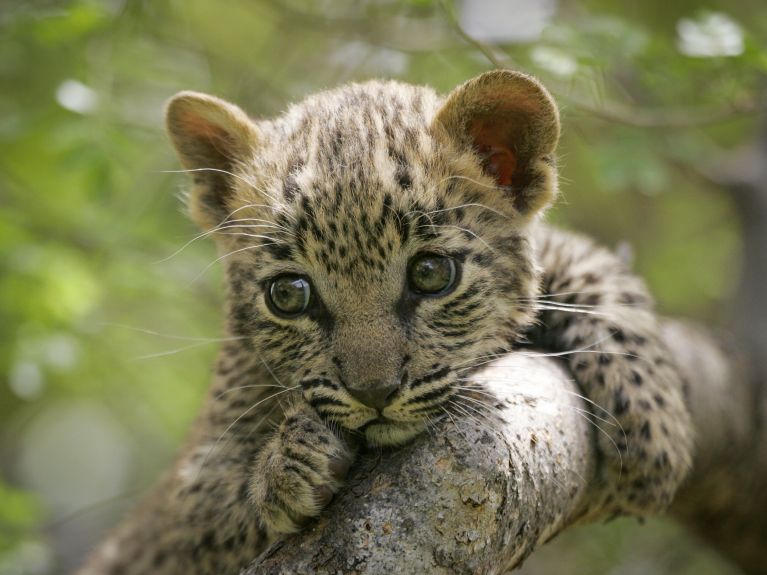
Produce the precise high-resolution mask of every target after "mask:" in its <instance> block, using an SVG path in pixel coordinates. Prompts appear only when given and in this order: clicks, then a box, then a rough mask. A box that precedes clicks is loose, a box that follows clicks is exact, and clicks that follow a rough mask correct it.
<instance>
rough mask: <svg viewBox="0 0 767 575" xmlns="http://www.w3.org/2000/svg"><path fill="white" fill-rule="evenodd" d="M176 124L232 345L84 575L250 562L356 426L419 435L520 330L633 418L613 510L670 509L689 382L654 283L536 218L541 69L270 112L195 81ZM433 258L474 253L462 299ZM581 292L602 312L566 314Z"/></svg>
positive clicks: (324, 482)
mask: <svg viewBox="0 0 767 575" xmlns="http://www.w3.org/2000/svg"><path fill="white" fill-rule="evenodd" d="M483 98H484V99H483ZM499 102H500V103H499ZM507 103H509V104H508V106H507ZM488 114H491V115H493V116H492V117H495V116H494V114H499V115H500V119H499V121H498V123H497V124H498V125H499V126H501V127H502V128H503V129H504V130H507V132H508V133H511V134H512V135H513V136H514V138H516V139H515V140H514V141H513V145H511V146H510V147H509V149H510V150H511V151H512V152H513V154H514V158H515V160H514V161H515V162H516V161H517V160H518V162H519V168H518V169H517V171H516V172H514V175H513V180H512V183H511V184H509V185H502V186H501V185H498V182H497V180H496V177H497V176H498V172H497V170H494V169H493V161H494V157H495V156H493V154H496V155H497V154H499V152H498V149H499V148H498V145H496V142H495V140H494V138H495V137H496V134H495V132H493V131H492V130H495V129H496V128H495V126H496V123H494V122H491V123H489V124H488V123H483V122H485V120H486V119H487V117H488ZM530 118H532V119H530ZM488 126H489V127H488ZM169 130H170V132H171V135H172V137H173V139H174V143H175V144H176V146H177V148H178V150H179V153H180V156H181V159H182V162H183V163H184V164H185V166H186V167H188V168H190V169H193V170H196V171H195V172H194V186H193V189H192V191H191V193H190V200H189V203H190V210H191V213H192V216H193V217H194V219H195V220H196V221H197V222H198V223H199V224H200V225H201V226H202V227H203V229H205V230H207V232H208V235H211V236H213V237H214V238H215V239H216V243H217V245H218V248H219V250H220V261H221V262H223V264H224V266H225V269H226V278H227V291H228V298H227V322H228V332H229V334H230V335H231V336H232V337H233V338H236V339H234V340H233V341H231V342H229V343H228V344H227V345H226V346H225V348H224V350H223V351H222V354H221V357H220V359H219V362H218V365H217V369H216V377H215V382H214V385H213V388H212V390H211V393H210V395H209V396H208V399H207V401H206V404H205V407H204V410H203V413H202V414H201V415H200V417H199V418H198V420H197V422H196V424H195V425H194V428H193V429H194V430H193V435H192V437H191V438H190V439H189V441H188V443H187V447H186V449H185V450H184V451H183V453H182V455H181V456H180V458H179V460H178V462H177V464H176V465H175V467H174V468H173V469H172V471H171V472H170V474H169V475H168V476H167V477H166V478H165V480H164V482H163V484H162V486H161V487H160V489H159V490H158V491H157V492H156V494H155V496H154V497H153V498H152V499H150V500H149V501H147V502H146V503H145V504H144V506H143V507H141V508H140V509H139V511H138V512H137V514H136V515H135V516H134V517H133V518H132V519H131V520H129V521H128V522H126V523H125V524H124V525H123V526H122V527H121V528H119V529H118V530H117V532H116V533H115V534H114V535H113V536H112V537H111V538H110V539H109V540H108V541H107V542H106V543H105V544H104V545H103V546H102V547H101V548H100V549H99V551H98V552H97V553H96V554H95V555H94V557H93V558H92V560H91V562H90V563H89V564H88V566H86V568H85V569H84V570H83V571H82V572H81V573H83V574H85V573H89V574H104V573H110V574H128V573H147V572H152V573H159V574H170V573H186V574H189V573H199V574H208V573H235V572H237V570H238V569H239V568H241V567H242V566H244V565H246V564H247V562H248V561H249V560H250V559H252V558H253V557H254V556H255V555H256V554H257V553H258V551H259V550H260V549H262V548H263V547H264V545H265V544H266V542H267V541H269V540H272V539H274V538H275V537H279V536H280V535H282V534H285V533H290V532H293V531H295V530H297V529H299V528H300V526H301V525H302V524H303V523H305V521H306V520H307V519H309V518H311V517H314V516H316V515H317V514H319V513H320V512H321V510H322V508H323V507H324V505H325V504H327V502H328V501H329V500H330V498H331V497H332V494H333V493H335V492H336V491H337V490H338V489H339V488H340V487H341V484H342V478H343V475H344V474H345V472H346V469H348V466H349V464H351V462H352V460H353V457H354V448H353V447H352V446H351V444H350V438H351V440H354V441H356V440H363V441H365V442H367V443H369V444H373V445H396V444H399V443H403V442H405V441H408V440H409V439H411V438H412V437H414V436H415V435H417V434H418V433H420V432H421V431H422V430H424V429H425V427H426V426H427V425H428V424H429V423H430V422H432V421H434V420H436V419H439V418H440V417H441V416H442V415H443V414H444V413H446V412H447V411H450V409H451V407H450V406H451V400H452V399H454V398H455V397H457V396H459V395H461V394H462V393H464V391H463V390H462V385H463V384H462V381H463V379H464V378H465V377H466V376H467V375H468V374H470V373H471V371H472V370H473V369H476V368H478V367H480V366H481V365H482V364H484V363H485V362H486V361H487V360H488V358H492V357H496V356H497V355H498V354H500V353H505V352H507V351H508V350H510V349H512V348H513V347H515V346H517V345H519V344H520V342H523V341H525V340H526V339H532V343H533V344H535V345H536V346H537V347H544V348H547V349H550V350H553V351H560V350H574V349H576V350H577V349H581V348H583V349H584V351H579V352H577V353H573V354H572V355H569V356H566V357H567V361H568V362H569V363H570V366H571V368H572V370H573V373H574V374H575V376H576V378H577V380H578V382H579V383H580V385H581V386H582V388H583V390H584V394H585V395H586V396H587V397H588V398H589V399H590V400H591V401H593V402H594V404H595V405H596V406H598V407H596V408H595V409H596V410H605V412H608V413H609V415H607V416H605V417H608V418H611V419H613V420H614V421H615V422H617V423H618V425H617V426H615V427H616V429H621V430H622V431H621V432H617V431H615V430H610V431H607V432H606V433H605V436H603V437H599V446H600V450H601V453H602V455H603V458H604V465H603V468H604V471H603V480H604V482H605V489H604V492H605V493H606V494H607V495H606V499H605V501H604V507H603V509H602V510H601V511H602V512H604V511H605V510H606V511H607V512H608V513H635V514H640V515H644V514H647V513H649V512H653V511H655V510H657V509H661V508H663V507H664V506H665V505H666V504H668V502H669V501H670V498H671V497H672V496H673V493H674V490H675V488H676V486H677V485H678V484H679V482H680V481H681V480H682V478H683V476H684V474H685V472H686V469H687V467H688V465H689V451H690V439H689V438H688V437H686V436H684V432H683V429H684V428H685V426H684V424H685V423H686V421H687V419H686V418H687V415H686V410H685V408H684V405H683V403H682V399H681V393H680V391H679V388H680V386H679V385H678V375H677V373H676V370H675V368H674V367H673V365H672V364H671V362H670V360H669V359H668V357H667V354H666V351H665V349H664V348H663V346H662V345H661V343H660V339H659V335H658V330H657V324H656V320H655V318H654V316H653V315H652V312H651V310H650V307H649V306H650V303H649V297H648V296H647V294H646V291H645V290H644V288H643V286H642V284H641V282H640V281H639V280H637V279H636V278H634V277H633V276H631V275H630V274H629V273H628V272H626V270H624V269H623V268H622V267H621V266H620V265H619V264H618V263H617V260H616V259H615V258H614V257H613V256H611V255H610V254H608V252H606V251H604V250H602V249H600V248H597V247H595V246H594V245H593V244H592V243H591V242H590V241H589V240H586V239H583V238H580V237H577V236H571V235H566V234H563V233H562V232H557V231H554V230H550V229H548V228H545V227H543V226H542V225H541V224H539V223H537V219H538V218H537V216H538V214H539V213H540V211H541V210H542V209H543V208H544V207H545V206H546V205H547V204H548V203H549V202H550V200H551V199H552V198H553V197H554V196H555V194H556V186H557V184H556V169H555V162H554V160H553V154H552V152H553V146H554V145H555V144H556V138H557V136H558V117H557V113H556V108H555V107H553V104H551V102H550V97H549V96H548V94H547V93H546V92H545V89H543V88H542V87H541V86H540V85H539V84H538V83H537V82H535V81H534V80H532V79H530V78H528V77H526V76H523V75H520V74H516V75H515V74H512V73H504V72H494V73H490V74H487V75H484V76H481V77H480V78H478V79H475V80H473V81H471V82H469V83H467V84H466V85H464V86H462V87H460V88H458V89H457V90H456V92H454V93H453V94H451V95H450V97H449V98H448V99H447V100H445V99H443V98H441V97H439V96H437V95H436V94H435V93H434V92H433V91H432V90H430V89H428V88H423V87H415V86H409V85H404V84H400V83H395V82H369V83H365V84H351V85H347V86H343V87H341V88H338V89H336V90H332V91H329V92H323V93H320V94H317V95H314V96H311V97H309V98H307V99H306V100H305V101H304V102H302V103H301V104H298V105H295V106H293V107H291V108H290V109H289V110H288V111H287V112H286V113H285V114H284V115H283V116H281V117H279V118H277V119H275V120H271V121H260V122H254V121H251V120H249V119H247V117H246V116H245V115H244V114H243V113H242V112H241V111H240V110H239V109H238V108H236V107H234V106H232V105H231V104H227V103H224V102H223V101H220V100H217V99H214V98H211V97H208V96H202V95H198V94H182V95H180V96H179V97H177V98H176V99H175V100H174V101H173V102H172V103H171V105H170V108H169ZM502 135H503V134H502ZM504 137H505V136H504ZM471 138H478V139H479V140H481V139H482V138H489V142H490V143H489V144H488V145H486V146H485V147H484V148H483V147H481V146H480V147H477V146H476V145H472V141H471ZM479 140H478V141H479ZM499 141H500V142H501V144H499V145H501V146H503V145H505V144H504V142H506V140H503V141H501V140H499ZM485 148H486V149H487V150H489V151H488V152H487V154H488V155H483V154H484V152H482V150H484V149H485ZM507 152H508V150H506V149H505V148H503V149H501V153H500V156H498V157H500V158H501V159H503V158H507V157H508V155H509V154H508V153H507ZM504 154H505V155H504ZM506 175H508V174H506ZM505 183H506V182H504V184H505ZM422 253H434V254H442V255H445V256H449V257H451V258H453V259H454V260H455V261H456V262H458V266H459V278H458V282H457V286H456V287H455V289H454V290H453V291H451V292H450V293H449V294H447V295H445V296H443V297H422V296H418V295H414V294H413V293H412V291H411V290H409V289H408V282H407V269H408V262H409V261H410V260H411V258H413V256H415V255H416V254H422ZM286 273H288V274H299V275H301V276H304V277H306V278H309V280H310V282H311V288H312V299H311V304H310V305H309V308H308V309H307V311H306V313H305V314H303V315H300V316H298V317H293V318H289V319H286V318H284V317H280V316H278V315H276V314H275V313H274V312H273V310H272V309H270V307H269V305H268V304H267V301H266V298H267V292H268V290H269V285H270V281H271V280H273V279H274V278H275V277H277V276H279V275H280V274H286ZM541 286H543V290H544V293H543V297H541V298H539V297H538V296H539V295H541V294H540V291H539V290H540V289H541ZM570 292H572V294H571V295H569V294H570ZM551 301H556V302H559V303H560V304H562V305H560V306H559V308H558V309H557V310H553V311H552V310H551V309H548V308H551V307H552V306H551V305H547V304H546V303H545V302H551ZM568 304H584V305H587V306H592V307H590V308H588V309H589V310H591V311H593V312H595V313H591V314H585V313H571V312H570V311H560V310H566V308H567V305H568ZM572 311H573V312H574V311H576V310H574V309H573V310H572ZM539 312H540V313H539ZM381 379H384V380H386V381H396V382H398V388H397V390H396V392H395V393H394V395H393V396H392V397H390V398H389V400H388V401H389V403H388V405H387V406H386V407H385V408H384V409H383V410H382V412H381V413H379V412H378V411H377V410H376V409H374V408H372V407H369V406H367V405H365V404H363V403H362V402H361V401H359V400H358V399H356V398H355V396H354V395H352V394H351V393H350V391H349V389H350V387H354V386H365V385H372V384H374V383H375V382H376V381H380V380H381ZM262 386H272V387H262ZM274 392H277V395H275V396H272V393H274ZM595 415H599V417H602V416H603V415H604V414H602V413H601V411H600V412H599V413H597V412H595ZM354 438H356V439H354Z"/></svg>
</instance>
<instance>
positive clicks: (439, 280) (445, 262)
mask: <svg viewBox="0 0 767 575" xmlns="http://www.w3.org/2000/svg"><path fill="white" fill-rule="evenodd" d="M457 275H458V274H457V272H456V263H455V260H454V259H453V258H451V257H448V256H441V255H437V254H429V253H426V254H418V255H417V256H415V257H413V259H411V260H410V264H409V265H408V272H407V278H408V284H409V285H410V289H411V290H413V291H414V292H416V293H419V294H424V295H432V296H435V295H445V294H446V293H448V292H449V291H450V290H451V289H452V288H453V287H454V286H455V280H456V277H457Z"/></svg>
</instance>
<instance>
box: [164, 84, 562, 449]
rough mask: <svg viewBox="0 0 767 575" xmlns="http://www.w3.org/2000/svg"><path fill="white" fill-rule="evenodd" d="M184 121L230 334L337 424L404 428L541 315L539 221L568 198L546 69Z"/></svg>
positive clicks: (206, 108)
mask: <svg viewBox="0 0 767 575" xmlns="http://www.w3.org/2000/svg"><path fill="white" fill-rule="evenodd" d="M167 126H168V131H169V133H170V135H171V138H172V140H173V143H174V145H175V146H176V149H177V151H178V153H179V155H180V157H181V161H182V162H183V164H184V166H185V167H186V168H188V169H189V170H190V171H191V172H192V176H193V179H194V185H193V188H192V190H191V192H190V196H189V206H190V211H191V214H192V217H193V218H194V220H195V221H196V222H197V223H198V224H199V225H200V226H201V227H202V228H203V230H205V231H206V232H209V233H210V235H211V236H212V237H214V238H215V239H216V242H217V245H218V248H219V250H220V260H221V261H222V262H224V264H225V266H226V272H227V279H228V292H229V297H228V318H229V326H230V330H231V332H232V334H233V335H235V336H241V337H243V338H245V339H246V341H247V342H249V344H250V345H251V346H252V352H253V353H254V354H258V355H259V356H260V357H261V358H262V359H263V360H264V361H265V363H266V364H267V365H268V366H269V367H270V369H271V370H272V371H273V372H274V374H275V376H276V377H277V378H279V379H280V381H282V382H283V383H284V384H286V385H298V386H300V390H301V396H302V397H303V399H304V400H305V401H306V402H308V403H309V405H311V406H312V407H313V408H314V409H315V410H317V412H318V413H319V414H320V415H321V416H323V417H324V418H326V419H327V420H330V421H333V422H336V423H337V424H339V425H341V426H343V427H345V428H347V429H350V430H360V431H361V432H363V433H364V434H365V436H366V437H367V439H368V440H369V441H370V442H371V443H376V444H392V443H399V442H403V441H406V440H408V439H409V438H411V437H413V436H414V435H415V434H417V433H419V432H420V431H421V430H422V429H424V428H425V427H426V425H427V424H428V422H429V421H431V420H433V419H434V418H438V417H441V416H442V415H443V414H444V413H445V412H450V411H451V410H452V409H453V406H454V405H455V400H456V396H458V395H460V394H462V393H465V392H466V390H467V389H468V388H467V384H466V377H467V374H468V373H470V372H471V370H472V369H475V368H476V367H477V366H479V365H482V364H483V363H485V362H487V361H488V360H489V359H491V358H492V357H493V356H494V354H497V353H499V352H502V351H503V350H508V349H509V348H510V346H511V345H512V344H513V342H514V341H515V339H516V338H517V337H518V335H519V333H520V331H521V330H522V329H523V328H524V327H525V326H526V325H528V324H529V323H530V322H531V320H532V317H533V312H534V301H533V300H534V297H535V295H536V291H537V272H536V267H535V263H534V261H533V259H532V254H531V248H530V246H529V244H528V241H527V239H526V231H525V230H526V226H527V225H528V224H529V223H530V222H531V221H532V220H533V219H535V216H536V214H538V213H539V212H540V211H541V210H542V208H544V207H545V206H546V205H548V204H549V203H550V201H551V200H552V198H553V197H554V196H555V194H556V169H555V164H554V156H553V153H554V150H555V147H556V143H557V140H558V137H559V119H558V113H557V108H556V106H555V104H554V102H553V100H552V99H551V97H550V96H549V94H548V92H547V91H546V90H545V88H543V86H541V84H540V83H538V82H537V81H536V80H534V79H533V78H531V77H529V76H526V75H524V74H520V73H516V72H510V71H495V72H489V73H487V74H483V75H482V76H479V77H477V78H475V79H473V80H470V81H469V82H467V83H465V84H463V85H461V86H459V87H458V88H456V89H455V90H454V91H453V92H452V93H450V94H449V95H448V96H447V97H446V98H442V97H439V96H437V95H436V94H435V93H434V92H433V91H432V90H430V89H428V88H423V87H415V86H410V85H406V84H400V83H396V82H369V83H365V84H351V85H347V86H343V87H341V88H338V89H335V90H332V91H328V92H323V93H320V94H316V95H314V96H311V97H309V98H307V99H306V100H305V101H304V102H302V103H300V104H298V105H295V106H293V107H291V108H290V109H289V110H288V111H287V112H286V113H285V114H284V115H282V116H280V117H279V118H276V119H274V120H268V121H261V120H252V119H250V118H249V117H248V116H247V115H246V114H245V113H244V112H243V111H242V110H240V109H239V108H238V107H236V106H234V105H232V104H229V103H227V102H224V101H222V100H219V99H217V98H214V97H211V96H206V95H203V94H198V93H192V92H185V93H181V94H179V95H177V96H176V97H174V98H173V99H172V100H171V102H170V103H169V105H168V111H167Z"/></svg>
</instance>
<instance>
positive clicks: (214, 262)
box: [187, 242, 279, 287]
mask: <svg viewBox="0 0 767 575" xmlns="http://www.w3.org/2000/svg"><path fill="white" fill-rule="evenodd" d="M278 243H279V242H269V243H262V244H257V245H255V246H245V247H244V248H239V249H236V250H234V251H231V252H229V253H227V254H224V255H223V256H219V257H217V258H216V259H215V260H213V261H212V262H210V263H209V264H208V265H207V266H205V267H204V268H203V270H202V271H201V272H200V273H199V274H197V275H196V276H195V277H194V278H193V279H192V281H190V282H189V283H188V284H187V287H188V286H191V285H192V284H194V283H195V282H196V281H197V280H199V279H200V278H201V277H202V276H203V275H204V274H205V272H207V271H208V270H209V269H210V268H211V267H213V266H214V265H216V264H217V263H218V262H220V261H221V260H223V259H224V258H228V257H229V256H233V255H235V254H238V253H240V252H244V251H247V250H255V249H257V248H263V247H265V246H273V245H276V244H278Z"/></svg>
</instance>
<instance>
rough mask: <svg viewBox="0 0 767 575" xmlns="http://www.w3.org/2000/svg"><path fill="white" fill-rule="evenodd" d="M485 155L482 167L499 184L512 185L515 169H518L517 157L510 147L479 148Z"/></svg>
mask: <svg viewBox="0 0 767 575" xmlns="http://www.w3.org/2000/svg"><path fill="white" fill-rule="evenodd" d="M479 152H480V154H482V156H483V157H484V161H483V162H482V167H484V168H485V171H486V172H487V173H488V174H490V175H491V176H493V177H494V178H495V181H496V183H497V184H498V185H499V186H511V185H512V184H513V178H512V176H513V175H514V171H515V170H516V169H517V157H516V156H515V155H514V154H512V153H511V150H509V149H508V148H496V147H486V148H485V149H484V150H483V149H482V147H480V148H479Z"/></svg>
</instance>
